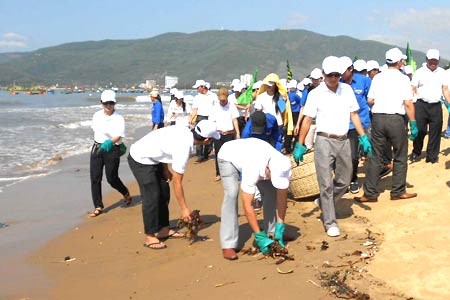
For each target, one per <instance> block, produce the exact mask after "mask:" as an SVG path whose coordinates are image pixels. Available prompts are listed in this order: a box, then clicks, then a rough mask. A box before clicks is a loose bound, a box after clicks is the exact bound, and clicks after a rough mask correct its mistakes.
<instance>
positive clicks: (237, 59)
mask: <svg viewBox="0 0 450 300" xmlns="http://www.w3.org/2000/svg"><path fill="white" fill-rule="evenodd" d="M390 47H392V46H391V45H388V44H383V43H379V42H375V41H361V40H357V39H354V38H351V37H348V36H337V37H330V36H325V35H321V34H317V33H314V32H310V31H306V30H274V31H226V30H224V31H202V32H197V33H192V34H185V33H167V34H162V35H159V36H156V37H152V38H149V39H140V40H104V41H98V42H93V41H88V42H79V43H68V44H63V45H60V46H56V47H49V48H43V49H39V50H36V51H33V52H29V53H20V54H17V53H15V54H14V53H8V55H5V54H4V55H0V85H10V84H12V82H13V81H15V82H16V83H17V84H20V85H26V84H33V83H34V84H56V83H59V84H71V85H80V84H89V85H94V84H98V85H104V84H109V83H110V82H112V83H113V84H117V85H130V84H137V83H141V82H144V80H145V79H154V80H156V81H157V83H160V84H162V83H163V78H164V76H166V75H170V76H178V77H179V84H178V86H179V87H183V86H185V87H187V86H191V85H192V84H193V83H194V81H195V80H196V79H205V80H207V81H210V82H211V83H214V82H219V81H230V80H231V79H233V78H235V77H237V76H239V75H240V74H244V73H253V70H254V68H255V67H257V68H258V69H259V74H260V75H259V77H260V78H262V77H264V76H265V75H266V74H268V73H270V72H275V73H278V74H280V76H281V77H285V76H286V75H285V74H286V60H289V63H290V66H291V69H292V71H293V73H294V77H295V78H302V77H304V76H305V75H307V74H309V73H310V71H311V70H312V69H313V68H314V67H320V65H321V62H322V59H323V58H324V57H325V56H327V55H337V56H342V55H347V56H349V57H351V58H353V57H355V56H358V57H359V58H362V59H366V60H368V59H376V60H378V61H379V62H380V63H382V62H383V61H384V53H385V51H386V50H387V49H389V48H390ZM413 55H414V57H415V59H416V61H417V63H418V65H420V64H421V63H422V62H423V60H424V57H425V54H424V53H422V52H417V51H413ZM443 63H444V62H443Z"/></svg>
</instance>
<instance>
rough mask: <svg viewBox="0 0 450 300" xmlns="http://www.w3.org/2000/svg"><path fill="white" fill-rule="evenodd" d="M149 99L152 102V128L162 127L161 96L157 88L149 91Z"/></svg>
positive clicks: (162, 110) (162, 109)
mask: <svg viewBox="0 0 450 300" xmlns="http://www.w3.org/2000/svg"><path fill="white" fill-rule="evenodd" d="M150 100H151V101H152V103H153V107H152V122H153V126H152V130H156V129H158V128H163V127H164V108H163V105H162V102H161V96H160V95H159V92H158V91H157V90H153V91H151V93H150Z"/></svg>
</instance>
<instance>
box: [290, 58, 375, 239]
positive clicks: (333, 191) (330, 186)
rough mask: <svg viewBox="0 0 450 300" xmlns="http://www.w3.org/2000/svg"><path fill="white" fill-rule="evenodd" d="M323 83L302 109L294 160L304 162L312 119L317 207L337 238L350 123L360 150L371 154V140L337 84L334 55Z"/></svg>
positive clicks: (351, 97)
mask: <svg viewBox="0 0 450 300" xmlns="http://www.w3.org/2000/svg"><path fill="white" fill-rule="evenodd" d="M322 72H323V77H324V81H323V82H322V83H320V84H319V86H318V87H316V88H315V89H314V90H312V91H311V92H310V93H309V94H308V101H307V102H306V105H305V108H304V115H305V117H304V120H303V122H302V125H301V128H300V134H299V140H298V143H297V144H296V145H295V149H294V152H293V154H294V159H295V161H296V162H297V163H298V162H299V161H303V155H304V153H305V152H306V149H307V148H306V146H305V145H304V142H305V138H306V135H307V133H308V131H309V128H310V126H311V123H312V121H313V119H316V134H317V137H316V142H315V146H314V149H315V150H314V163H315V166H316V174H317V181H318V183H319V189H320V198H319V203H318V204H319V206H320V208H321V209H322V220H323V224H324V227H325V230H326V232H327V234H328V235H329V236H331V237H336V236H339V235H340V231H339V227H338V225H337V220H336V208H335V205H336V203H337V202H338V201H339V200H340V198H341V197H342V196H343V195H344V194H345V193H346V192H347V188H348V185H349V184H350V180H351V177H352V157H351V150H350V141H349V139H348V137H347V132H348V130H349V124H350V122H349V121H350V120H351V121H352V122H353V125H354V126H355V129H356V131H357V132H358V134H359V136H360V138H359V141H360V144H361V147H362V148H363V150H364V151H365V152H366V153H368V155H369V156H370V155H371V151H372V150H371V145H370V141H369V139H368V137H367V135H365V132H364V128H363V127H362V125H361V121H360V119H359V115H358V110H359V105H358V102H357V100H356V97H355V94H354V92H353V89H352V88H351V87H350V85H348V84H346V83H343V82H339V79H340V78H341V72H342V67H341V61H340V60H339V58H337V57H336V56H328V57H326V58H325V59H324V60H323V62H322Z"/></svg>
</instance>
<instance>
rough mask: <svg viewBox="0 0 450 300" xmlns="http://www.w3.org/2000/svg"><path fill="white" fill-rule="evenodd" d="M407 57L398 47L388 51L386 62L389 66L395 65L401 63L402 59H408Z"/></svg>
mask: <svg viewBox="0 0 450 300" xmlns="http://www.w3.org/2000/svg"><path fill="white" fill-rule="evenodd" d="M406 58H407V56H406V55H404V54H403V53H402V51H401V50H400V49H398V48H397V47H395V48H392V49H389V50H388V51H386V62H387V63H388V64H393V63H396V62H399V61H401V60H402V59H406Z"/></svg>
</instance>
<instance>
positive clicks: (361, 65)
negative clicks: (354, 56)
mask: <svg viewBox="0 0 450 300" xmlns="http://www.w3.org/2000/svg"><path fill="white" fill-rule="evenodd" d="M353 68H355V70H356V71H358V72H361V71H364V70H367V63H366V61H365V60H363V59H358V60H356V61H355V62H353Z"/></svg>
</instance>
